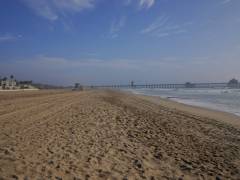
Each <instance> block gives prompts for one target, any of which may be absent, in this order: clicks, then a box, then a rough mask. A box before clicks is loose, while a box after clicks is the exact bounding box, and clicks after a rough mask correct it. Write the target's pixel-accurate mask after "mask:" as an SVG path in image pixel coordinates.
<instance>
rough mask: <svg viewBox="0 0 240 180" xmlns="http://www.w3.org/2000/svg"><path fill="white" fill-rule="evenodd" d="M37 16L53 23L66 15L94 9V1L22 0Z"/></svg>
mask: <svg viewBox="0 0 240 180" xmlns="http://www.w3.org/2000/svg"><path fill="white" fill-rule="evenodd" d="M22 1H23V2H24V3H25V4H26V5H27V6H28V7H29V8H31V9H32V10H33V11H34V12H35V13H36V14H37V15H39V16H41V17H44V18H46V19H48V20H51V21H55V20H57V19H59V17H60V16H62V15H65V14H66V13H76V12H79V11H82V10H83V9H89V8H92V7H94V2H95V0H22Z"/></svg>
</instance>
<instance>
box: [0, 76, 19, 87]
mask: <svg viewBox="0 0 240 180" xmlns="http://www.w3.org/2000/svg"><path fill="white" fill-rule="evenodd" d="M0 89H18V86H17V81H16V80H15V79H14V78H13V77H11V78H10V79H7V78H3V79H0Z"/></svg>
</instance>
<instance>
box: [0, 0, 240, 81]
mask: <svg viewBox="0 0 240 180" xmlns="http://www.w3.org/2000/svg"><path fill="white" fill-rule="evenodd" d="M11 74H13V75H14V76H15V77H16V78H17V79H19V80H33V81H34V82H37V83H47V84H54V85H72V84H74V83H75V82H79V83H81V84H83V85H102V84H128V83H129V82H130V81H131V80H133V81H135V83H137V84H144V83H185V82H189V81H190V82H225V81H228V80H229V79H231V78H237V79H240V0H41V1H39V0H11V1H9V0H0V76H1V77H3V76H10V75H11Z"/></svg>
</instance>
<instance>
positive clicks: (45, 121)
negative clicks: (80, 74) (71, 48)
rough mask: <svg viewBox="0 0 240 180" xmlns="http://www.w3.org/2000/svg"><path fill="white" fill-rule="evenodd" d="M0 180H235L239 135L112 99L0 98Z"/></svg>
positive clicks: (42, 94) (159, 108) (224, 124)
mask: <svg viewBox="0 0 240 180" xmlns="http://www.w3.org/2000/svg"><path fill="white" fill-rule="evenodd" d="M216 113H217V112H216ZM216 117H217V116H216ZM0 179H58V180H60V179H75V180H77V179H151V180H155V179H240V128H239V126H237V125H236V126H235V125H234V124H232V123H228V121H227V118H226V121H223V120H218V118H211V117H205V116H200V115H196V114H194V113H191V112H188V111H183V110H182V109H179V108H170V107H168V106H166V105H163V104H161V103H155V102H153V101H151V100H149V99H146V98H140V97H138V96H137V95H131V94H126V93H122V92H116V91H83V92H70V91H69V92H68V91H36V92H0Z"/></svg>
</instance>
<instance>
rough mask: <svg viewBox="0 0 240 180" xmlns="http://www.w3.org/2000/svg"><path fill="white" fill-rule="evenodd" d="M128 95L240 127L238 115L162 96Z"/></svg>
mask: <svg viewBox="0 0 240 180" xmlns="http://www.w3.org/2000/svg"><path fill="white" fill-rule="evenodd" d="M124 92H125V91H124ZM126 93H127V94H128V93H129V94H131V95H135V96H138V97H140V98H142V99H145V100H149V101H151V102H152V103H155V104H157V105H161V106H165V107H167V108H171V109H177V110H180V111H184V112H187V113H190V114H193V115H197V116H201V117H206V118H211V119H216V120H220V121H222V122H226V123H231V124H232V125H237V126H239V127H240V116H237V115H236V114H233V113H229V112H225V111H219V110H215V109H211V108H207V107H201V106H195V105H190V104H185V103H181V102H178V101H174V100H172V99H167V98H162V97H160V96H154V95H153V96H151V95H144V94H135V93H133V92H126Z"/></svg>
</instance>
